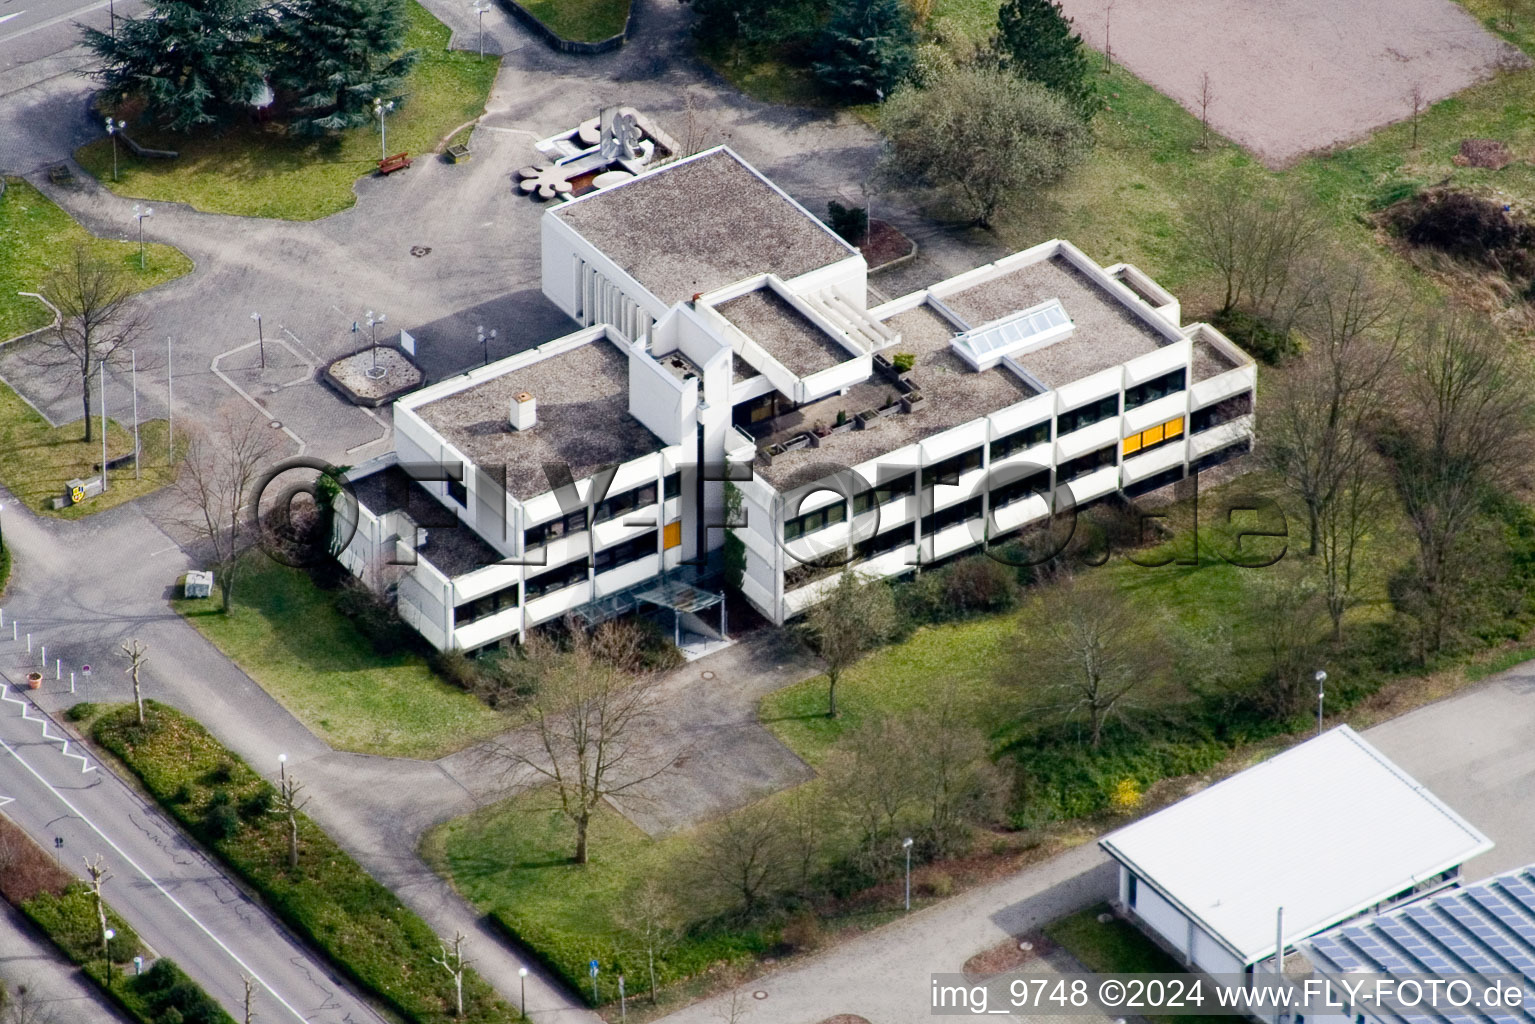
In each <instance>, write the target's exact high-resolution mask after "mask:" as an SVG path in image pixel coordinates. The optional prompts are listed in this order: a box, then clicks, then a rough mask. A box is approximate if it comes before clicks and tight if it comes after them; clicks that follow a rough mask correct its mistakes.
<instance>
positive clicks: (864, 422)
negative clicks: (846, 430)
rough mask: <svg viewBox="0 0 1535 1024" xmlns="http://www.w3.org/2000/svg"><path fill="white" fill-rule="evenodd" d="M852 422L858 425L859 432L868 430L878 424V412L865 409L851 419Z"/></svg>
mask: <svg viewBox="0 0 1535 1024" xmlns="http://www.w3.org/2000/svg"><path fill="white" fill-rule="evenodd" d="M853 422H855V423H857V424H858V429H859V430H868V429H869V428H870V427H872V426H873V425H874V424H876V423H878V422H879V410H878V409H865V410H864V411H863V412H861V413H859V414H858V415H857V416H854V417H853Z"/></svg>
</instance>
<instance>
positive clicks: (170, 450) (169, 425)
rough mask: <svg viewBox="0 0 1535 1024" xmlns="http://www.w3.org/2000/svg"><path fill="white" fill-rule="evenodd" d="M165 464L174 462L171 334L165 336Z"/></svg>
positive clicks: (173, 396)
mask: <svg viewBox="0 0 1535 1024" xmlns="http://www.w3.org/2000/svg"><path fill="white" fill-rule="evenodd" d="M165 464H166V465H167V466H174V465H175V464H176V386H175V383H174V382H173V379H172V375H171V336H170V335H169V334H167V335H166V336H165Z"/></svg>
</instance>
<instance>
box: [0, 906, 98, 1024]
mask: <svg viewBox="0 0 1535 1024" xmlns="http://www.w3.org/2000/svg"><path fill="white" fill-rule="evenodd" d="M0 951H3V952H0V982H3V983H4V984H5V986H6V987H7V988H8V989H9V990H10V991H11V992H12V993H13V994H14V993H15V992H16V991H17V990H18V988H20V987H22V986H25V988H26V990H27V991H28V992H29V993H31V996H32V998H33V999H35V1000H37V1002H38V1004H39V1005H40V1006H41V1008H42V1010H43V1012H44V1014H45V1015H46V1016H45V1017H44V1020H51V1021H53V1022H56V1024H122V1018H121V1017H119V1016H118V1015H117V1014H116V1013H114V1012H113V1011H112V1010H110V1009H108V1008H107V1005H106V1003H105V1002H104V1000H103V999H102V997H101V996H99V995H97V994H96V990H95V988H94V987H93V986H92V985H91V984H90V983H89V982H87V981H86V980H85V979H84V978H82V977H81V975H80V972H79V971H78V970H77V969H76V968H75V967H74V965H72V964H70V963H69V962H68V961H67V960H65V959H64V958H63V957H61V956H59V953H58V951H57V950H55V949H54V948H53V946H51V945H50V944H48V943H47V942H45V941H43V940H42V939H40V938H38V937H37V934H36V933H35V932H34V931H33V930H32V927H31V925H29V924H28V923H27V921H26V920H25V919H24V918H23V917H22V916H21V914H20V913H19V912H17V911H16V910H14V909H12V908H11V905H10V904H8V903H4V902H0Z"/></svg>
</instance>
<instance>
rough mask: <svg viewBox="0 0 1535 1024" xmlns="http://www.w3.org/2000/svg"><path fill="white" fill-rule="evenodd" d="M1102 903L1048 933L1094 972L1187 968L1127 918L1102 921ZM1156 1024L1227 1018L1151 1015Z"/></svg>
mask: <svg viewBox="0 0 1535 1024" xmlns="http://www.w3.org/2000/svg"><path fill="white" fill-rule="evenodd" d="M1108 909H1109V908H1108V907H1106V906H1103V905H1101V904H1100V905H1099V906H1096V907H1092V908H1090V909H1088V910H1083V911H1081V912H1079V913H1076V914H1072V915H1071V916H1070V917H1063V918H1061V919H1060V920H1059V921H1055V922H1053V923H1052V924H1048V925H1046V926H1045V934H1046V935H1048V936H1050V938H1051V940H1052V941H1054V942H1055V944H1056V945H1058V946H1060V947H1061V948H1062V949H1064V950H1066V951H1067V952H1068V953H1070V954H1071V955H1072V956H1074V957H1076V958H1077V960H1079V961H1080V962H1081V963H1082V966H1083V967H1086V968H1087V969H1088V970H1089V971H1092V972H1093V973H1095V974H1182V973H1184V971H1185V968H1184V966H1183V965H1182V964H1180V963H1178V961H1176V960H1174V959H1173V958H1172V957H1170V956H1168V955H1167V954H1166V953H1164V952H1162V950H1160V949H1158V948H1157V947H1156V946H1155V945H1154V944H1153V943H1152V941H1151V940H1150V939H1148V938H1146V936H1144V935H1142V934H1141V933H1140V932H1139V931H1137V930H1136V929H1135V926H1134V925H1132V924H1130V923H1129V922H1128V921H1124V920H1122V919H1120V918H1118V917H1115V918H1114V919H1113V920H1111V921H1109V922H1107V923H1103V922H1100V921H1099V920H1098V915H1099V914H1103V913H1106V912H1107V911H1108ZM1145 1019H1146V1020H1148V1021H1152V1022H1154V1024H1217V1022H1219V1021H1225V1020H1228V1019H1229V1018H1226V1017H1206V1016H1200V1015H1198V1014H1148V1015H1146V1017H1145Z"/></svg>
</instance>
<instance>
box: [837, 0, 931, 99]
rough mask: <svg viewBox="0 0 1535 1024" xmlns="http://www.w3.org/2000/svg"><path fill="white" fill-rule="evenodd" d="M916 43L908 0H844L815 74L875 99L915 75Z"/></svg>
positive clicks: (859, 96)
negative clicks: (912, 73) (913, 71)
mask: <svg viewBox="0 0 1535 1024" xmlns="http://www.w3.org/2000/svg"><path fill="white" fill-rule="evenodd" d="M916 44H917V36H916V33H915V32H914V31H913V30H912V14H911V8H910V7H908V6H907V5H906V2H905V0H839V2H838V4H837V6H836V8H835V9H834V10H833V11H832V15H831V20H830V21H829V22H828V23H827V25H826V31H825V34H824V35H823V36H822V43H821V49H822V54H823V58H822V59H821V60H819V61H817V62H816V64H815V73H816V75H817V76H819V77H820V79H821V80H822V81H823V82H825V83H826V84H827V85H829V86H831V87H832V88H833V89H836V90H837V91H838V92H841V93H843V94H844V95H846V96H848V97H849V98H853V99H860V100H872V99H875V98H876V97H879V96H881V95H888V94H889V93H892V92H894V91H895V88H896V86H898V85H900V84H901V83H902V82H904V81H905V80H906V79H907V77H909V76H910V74H911V70H912V65H913V61H914V48H915V47H916Z"/></svg>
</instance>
